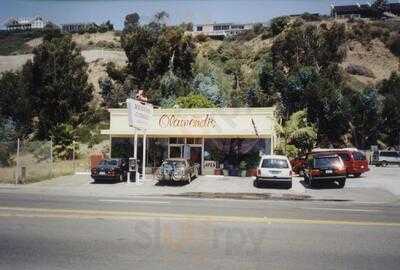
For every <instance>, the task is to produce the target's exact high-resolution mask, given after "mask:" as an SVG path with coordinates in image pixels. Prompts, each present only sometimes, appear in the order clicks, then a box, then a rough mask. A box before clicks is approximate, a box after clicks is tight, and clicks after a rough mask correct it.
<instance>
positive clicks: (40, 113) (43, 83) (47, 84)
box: [24, 36, 93, 139]
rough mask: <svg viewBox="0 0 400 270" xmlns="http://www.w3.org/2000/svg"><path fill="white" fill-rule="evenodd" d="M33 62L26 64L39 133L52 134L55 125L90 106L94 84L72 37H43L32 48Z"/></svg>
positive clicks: (26, 76) (39, 136)
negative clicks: (42, 40) (89, 81)
mask: <svg viewBox="0 0 400 270" xmlns="http://www.w3.org/2000/svg"><path fill="white" fill-rule="evenodd" d="M33 54H34V57H33V62H28V63H27V64H25V66H24V69H27V70H29V72H27V74H26V75H25V78H26V81H28V82H29V87H30V89H31V93H32V97H33V104H34V108H35V114H36V116H37V118H38V130H37V136H38V138H40V139H46V138H49V136H50V134H51V132H52V131H53V129H54V128H55V127H56V126H57V125H59V124H63V123H67V122H68V121H70V120H71V119H72V117H73V116H74V115H77V114H79V113H82V112H84V111H86V110H87V108H88V102H89V101H90V100H91V99H92V92H93V86H92V85H90V84H88V75H87V64H86V63H85V61H84V58H83V57H82V56H81V54H80V50H79V49H78V48H77V46H76V44H75V43H74V42H72V40H71V37H68V36H66V37H62V38H53V39H51V40H49V41H44V42H43V44H41V45H40V46H39V47H37V48H35V49H34V51H33Z"/></svg>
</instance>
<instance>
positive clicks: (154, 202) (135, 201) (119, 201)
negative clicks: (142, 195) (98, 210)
mask: <svg viewBox="0 0 400 270" xmlns="http://www.w3.org/2000/svg"><path fill="white" fill-rule="evenodd" d="M99 202H118V203H149V204H169V203H170V202H162V201H138V200H99Z"/></svg>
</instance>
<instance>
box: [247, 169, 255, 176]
mask: <svg viewBox="0 0 400 270" xmlns="http://www.w3.org/2000/svg"><path fill="white" fill-rule="evenodd" d="M247 176H248V177H251V176H257V169H256V168H253V169H248V170H247Z"/></svg>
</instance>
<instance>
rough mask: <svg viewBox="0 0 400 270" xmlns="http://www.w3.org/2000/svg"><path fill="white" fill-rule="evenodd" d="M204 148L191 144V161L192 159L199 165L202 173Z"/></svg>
mask: <svg viewBox="0 0 400 270" xmlns="http://www.w3.org/2000/svg"><path fill="white" fill-rule="evenodd" d="M202 152H203V151H202V148H201V146H190V161H192V162H193V163H195V164H198V165H199V174H201V173H202V172H201V168H202V164H201V160H202V158H201V154H202Z"/></svg>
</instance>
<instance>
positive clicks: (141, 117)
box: [126, 98, 153, 130]
mask: <svg viewBox="0 0 400 270" xmlns="http://www.w3.org/2000/svg"><path fill="white" fill-rule="evenodd" d="M126 103H127V106H128V121H129V126H130V127H134V128H137V129H141V130H145V129H148V128H149V125H150V120H151V118H152V116H153V105H151V104H149V103H144V102H140V101H137V100H134V99H131V98H129V99H127V100H126Z"/></svg>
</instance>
